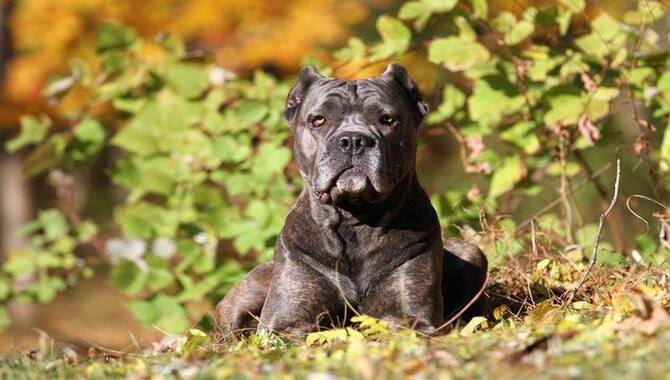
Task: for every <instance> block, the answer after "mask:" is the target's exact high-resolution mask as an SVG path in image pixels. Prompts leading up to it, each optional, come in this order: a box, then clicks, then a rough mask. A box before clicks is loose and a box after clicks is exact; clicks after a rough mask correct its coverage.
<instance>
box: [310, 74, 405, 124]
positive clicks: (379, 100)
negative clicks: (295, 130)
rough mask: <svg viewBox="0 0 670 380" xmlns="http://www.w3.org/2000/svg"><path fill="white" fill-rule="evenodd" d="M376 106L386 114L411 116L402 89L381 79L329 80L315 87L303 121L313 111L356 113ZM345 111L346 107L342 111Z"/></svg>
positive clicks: (311, 90) (316, 84)
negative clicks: (364, 108) (359, 109)
mask: <svg viewBox="0 0 670 380" xmlns="http://www.w3.org/2000/svg"><path fill="white" fill-rule="evenodd" d="M362 105H368V106H369V105H374V106H376V108H379V109H380V110H381V111H383V112H387V113H394V114H395V113H401V112H408V113H409V112H411V109H412V106H411V104H410V103H409V99H408V98H407V97H406V96H405V95H404V93H403V90H402V88H401V87H400V85H398V84H396V83H394V82H387V81H384V80H382V79H379V78H371V79H363V80H339V79H325V80H323V81H321V82H320V83H315V84H314V85H313V87H312V88H311V89H310V90H309V92H308V93H307V95H306V98H305V100H304V103H303V109H302V111H303V117H305V116H308V115H307V113H309V112H310V111H318V112H328V111H330V110H333V109H336V110H337V111H352V110H354V109H356V108H358V107H360V106H362ZM341 107H346V109H344V110H342V109H340V108H341Z"/></svg>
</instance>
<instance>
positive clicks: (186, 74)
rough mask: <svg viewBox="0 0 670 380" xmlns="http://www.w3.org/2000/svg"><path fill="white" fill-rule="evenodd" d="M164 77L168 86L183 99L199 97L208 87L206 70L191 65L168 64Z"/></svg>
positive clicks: (181, 63) (180, 63)
mask: <svg viewBox="0 0 670 380" xmlns="http://www.w3.org/2000/svg"><path fill="white" fill-rule="evenodd" d="M164 75H165V81H166V82H167V84H168V86H170V87H171V88H172V90H174V92H176V93H177V94H179V95H181V96H183V97H185V98H195V97H198V96H200V95H201V94H202V93H203V92H204V91H205V90H206V89H207V88H208V87H209V85H210V82H209V76H208V73H207V70H206V68H205V67H203V66H201V65H196V64H192V63H184V62H172V63H168V64H167V65H166V66H165V72H164Z"/></svg>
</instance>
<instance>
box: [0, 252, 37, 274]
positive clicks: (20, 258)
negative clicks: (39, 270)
mask: <svg viewBox="0 0 670 380" xmlns="http://www.w3.org/2000/svg"><path fill="white" fill-rule="evenodd" d="M3 269H4V270H5V271H6V272H7V273H9V274H11V275H12V276H13V277H21V276H24V275H27V274H30V273H33V272H34V271H35V262H34V261H33V259H32V257H31V256H30V255H28V254H25V253H15V254H12V255H10V256H9V257H8V258H7V261H5V263H4V265H3Z"/></svg>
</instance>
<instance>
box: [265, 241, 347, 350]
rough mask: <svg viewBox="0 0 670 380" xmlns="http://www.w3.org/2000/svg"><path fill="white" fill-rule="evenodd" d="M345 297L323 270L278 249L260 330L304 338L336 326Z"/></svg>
mask: <svg viewBox="0 0 670 380" xmlns="http://www.w3.org/2000/svg"><path fill="white" fill-rule="evenodd" d="M342 299H343V298H342V296H341V295H340V294H339V292H338V291H337V288H336V287H335V286H334V285H333V284H332V282H330V281H329V280H328V279H327V278H326V277H325V276H323V275H322V274H321V273H319V272H318V271H316V270H314V269H313V268H311V267H310V266H308V265H306V264H304V263H301V262H298V261H296V260H293V259H291V258H288V257H287V255H286V254H285V253H283V252H278V253H277V255H276V256H275V268H274V272H273V276H272V284H271V286H270V290H269V293H268V297H267V299H266V302H265V305H264V306H263V311H262V312H261V318H260V323H259V325H258V329H259V330H261V331H262V330H265V331H272V332H275V333H279V334H286V335H290V336H293V337H301V336H303V335H305V334H307V333H309V332H312V331H316V330H318V329H319V327H320V326H328V325H330V326H328V327H332V324H334V323H336V322H337V315H339V313H340V311H341V310H342V309H343V304H344V303H343V301H342Z"/></svg>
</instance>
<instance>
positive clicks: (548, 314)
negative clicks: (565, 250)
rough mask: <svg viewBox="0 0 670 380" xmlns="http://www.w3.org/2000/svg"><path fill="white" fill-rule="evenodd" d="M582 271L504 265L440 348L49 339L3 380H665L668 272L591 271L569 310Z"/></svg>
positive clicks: (326, 340)
mask: <svg viewBox="0 0 670 380" xmlns="http://www.w3.org/2000/svg"><path fill="white" fill-rule="evenodd" d="M583 267H584V265H583V263H581V262H579V261H578V262H573V261H570V260H568V259H567V258H562V259H550V258H544V259H541V260H540V259H537V260H535V261H532V262H530V263H526V264H525V265H524V267H523V268H522V266H521V265H520V264H515V262H510V264H509V265H507V266H505V267H504V269H497V270H495V271H494V272H493V273H492V276H491V281H490V285H489V287H488V289H487V293H486V297H485V299H484V304H485V307H484V308H483V309H482V310H481V311H480V313H481V314H482V316H483V317H475V318H472V319H469V320H466V321H461V322H459V324H458V325H457V326H455V327H454V329H453V330H452V331H451V332H450V333H449V334H447V335H445V336H442V337H437V338H430V339H427V338H423V337H419V336H417V335H416V334H415V333H414V332H412V331H409V330H402V329H395V328H393V327H392V326H389V325H388V323H386V322H383V321H379V320H376V319H374V318H370V317H365V316H359V317H357V319H356V320H355V323H354V326H353V327H351V328H348V329H336V330H327V331H323V332H319V333H315V334H312V335H310V336H308V337H307V338H306V340H305V341H301V342H291V341H288V340H286V339H282V338H281V337H279V336H272V335H271V336H259V335H254V336H251V337H249V338H247V339H245V340H242V341H233V342H227V343H226V344H221V345H214V344H212V343H210V342H209V341H210V337H209V336H208V335H206V334H204V333H202V332H200V331H199V330H191V331H190V332H189V333H188V334H187V335H186V336H185V337H166V339H165V340H164V341H163V342H162V343H161V344H157V345H155V346H154V347H145V348H140V347H138V348H137V350H136V351H135V352H114V351H105V350H96V349H90V350H89V352H75V351H74V350H72V349H70V348H67V347H61V346H59V345H57V344H55V343H54V342H52V341H50V339H49V338H48V337H46V336H44V337H43V338H42V339H41V340H40V344H39V345H38V347H37V348H36V349H35V350H33V351H30V352H17V353H15V354H13V355H10V356H8V357H4V358H2V359H0V378H7V379H39V378H44V379H47V378H48V379H57V378H63V379H65V378H132V379H135V378H138V379H139V378H196V379H200V378H202V379H207V378H236V379H237V378H240V379H243V378H272V379H274V378H307V379H336V378H361V379H394V378H409V377H416V378H454V379H474V378H492V377H495V378H496V379H518V378H521V377H523V376H526V377H528V378H533V379H536V378H538V379H541V378H579V379H590V378H593V379H600V378H603V379H604V378H606V379H610V378H635V379H664V378H666V379H668V378H670V361H668V360H667V358H668V357H670V314H668V312H667V310H666V308H667V305H668V300H669V298H670V297H669V294H668V285H667V280H668V272H667V266H665V265H663V264H662V265H660V266H653V267H646V266H642V265H638V264H631V265H625V266H623V267H619V268H618V269H614V268H606V267H596V270H594V271H593V272H592V274H591V276H589V278H588V280H587V281H586V283H585V284H584V288H583V289H582V291H581V292H580V293H579V295H578V297H576V302H574V303H573V304H572V305H570V306H567V305H564V304H563V303H562V302H563V301H562V299H563V297H565V294H566V292H565V289H569V287H570V286H571V285H574V283H575V282H576V280H577V278H578V276H579V273H580V271H581V270H582V269H583Z"/></svg>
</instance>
